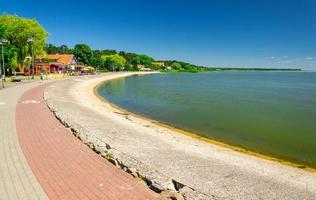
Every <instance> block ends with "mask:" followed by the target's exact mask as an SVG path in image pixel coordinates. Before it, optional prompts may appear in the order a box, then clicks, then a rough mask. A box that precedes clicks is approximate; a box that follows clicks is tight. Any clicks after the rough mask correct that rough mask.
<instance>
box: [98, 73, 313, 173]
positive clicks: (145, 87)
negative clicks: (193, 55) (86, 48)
mask: <svg viewBox="0 0 316 200" xmlns="http://www.w3.org/2000/svg"><path fill="white" fill-rule="evenodd" d="M98 93H99V94H100V95H101V96H102V97H104V98H106V99H107V100H108V101H110V102H112V103H115V104H117V105H118V106H120V107H122V108H124V109H126V110H128V111H131V112H134V113H137V114H140V115H142V116H145V117H148V118H152V119H155V120H158V121H160V122H163V123H165V124H168V125H171V126H174V127H178V128H181V129H185V130H189V131H192V132H195V133H198V134H200V135H203V136H205V137H209V138H211V139H216V140H219V141H222V142H224V143H228V144H231V145H235V146H239V147H243V148H246V149H248V150H252V151H255V152H258V153H263V154H266V155H270V156H274V157H277V158H281V159H285V160H290V161H293V162H297V163H302V164H305V165H309V166H312V167H316V72H209V73H198V74H189V73H188V74H186V73H185V74H152V75H146V76H132V77H127V78H120V79H116V80H112V81H110V82H108V83H106V84H103V85H101V86H100V87H99V88H98Z"/></svg>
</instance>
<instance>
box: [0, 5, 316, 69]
mask: <svg viewBox="0 0 316 200" xmlns="http://www.w3.org/2000/svg"><path fill="white" fill-rule="evenodd" d="M0 12H1V13H4V12H6V13H9V14H17V15H18V16H21V17H28V18H35V19H37V20H38V21H39V22H40V23H41V24H42V25H43V27H44V28H45V29H46V30H47V31H48V32H49V33H50V36H49V38H48V42H50V43H53V44H56V45H60V44H66V45H68V46H70V47H73V45H74V44H76V43H87V44H89V45H90V46H91V48H94V49H116V50H124V51H129V52H136V53H144V54H148V55H151V56H153V57H154V58H155V59H179V60H183V61H188V62H192V63H195V64H200V65H204V66H215V67H300V68H304V69H316V23H315V19H316V1H315V0H284V1H283V0H279V1H278V0H261V1H257V0H248V1H246V0H238V1H237V0H230V1H229V0H217V1H212V0H205V1H202V0H194V1H186V0H182V1H178V0H169V1H165V0H160V1H154V0H152V1H151V0H130V1H127V0H125V1H123V0H117V1H105V0H103V1H102V0H89V1H88V0H86V1H81V0H77V1H75V0H67V1H61V0H60V1H55V0H49V1H36V0H35V1H31V0H28V1H25V0H1V1H0Z"/></svg>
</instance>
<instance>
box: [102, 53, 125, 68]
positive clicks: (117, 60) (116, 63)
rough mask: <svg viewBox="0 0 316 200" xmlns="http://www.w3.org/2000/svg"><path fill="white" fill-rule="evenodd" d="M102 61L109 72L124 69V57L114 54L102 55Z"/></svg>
mask: <svg viewBox="0 0 316 200" xmlns="http://www.w3.org/2000/svg"><path fill="white" fill-rule="evenodd" d="M101 58H102V60H103V61H104V62H105V63H106V64H107V65H108V66H107V67H109V70H113V71H114V70H118V71H121V70H123V68H124V65H125V63H126V60H125V58H124V57H122V56H120V55H118V54H114V55H102V56H101Z"/></svg>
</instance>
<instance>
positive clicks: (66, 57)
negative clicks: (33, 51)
mask: <svg viewBox="0 0 316 200" xmlns="http://www.w3.org/2000/svg"><path fill="white" fill-rule="evenodd" d="M77 63H78V62H77V60H76V57H75V56H74V55H73V54H54V55H53V54H47V55H45V56H36V57H35V74H40V73H41V72H43V73H45V74H50V73H65V72H80V71H81V70H82V69H83V67H84V66H81V65H78V64H77Z"/></svg>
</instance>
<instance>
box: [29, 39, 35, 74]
mask: <svg viewBox="0 0 316 200" xmlns="http://www.w3.org/2000/svg"><path fill="white" fill-rule="evenodd" d="M27 42H28V43H30V44H31V55H32V61H31V65H32V79H34V51H33V44H34V38H33V37H30V38H29V39H27ZM30 71H31V70H29V72H30ZM29 74H30V73H29Z"/></svg>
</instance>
